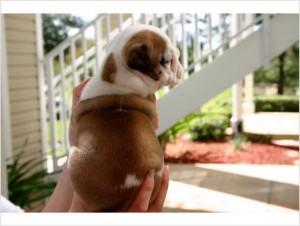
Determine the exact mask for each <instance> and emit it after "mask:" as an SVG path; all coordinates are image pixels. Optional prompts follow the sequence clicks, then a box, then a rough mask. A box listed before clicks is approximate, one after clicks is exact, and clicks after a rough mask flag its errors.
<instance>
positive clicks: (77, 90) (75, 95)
mask: <svg viewBox="0 0 300 226" xmlns="http://www.w3.org/2000/svg"><path fill="white" fill-rule="evenodd" d="M90 79H91V78H87V79H86V80H84V81H83V82H82V83H80V84H79V85H78V86H76V87H75V88H74V89H73V103H72V108H73V107H74V106H76V104H77V103H78V101H79V99H80V95H81V92H82V90H83V88H84V87H85V85H86V84H87V83H88V82H89V81H90Z"/></svg>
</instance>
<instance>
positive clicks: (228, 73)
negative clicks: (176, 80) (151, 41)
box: [157, 14, 299, 134]
mask: <svg viewBox="0 0 300 226" xmlns="http://www.w3.org/2000/svg"><path fill="white" fill-rule="evenodd" d="M269 26H270V27H269V32H270V34H269V36H268V37H269V40H268V42H267V43H264V30H263V29H259V30H258V31H256V32H254V33H253V34H251V35H250V36H249V37H247V38H246V39H244V40H243V41H242V42H239V43H238V44H237V45H236V46H234V47H233V48H231V49H229V50H228V51H226V52H225V53H224V54H223V55H222V56H219V57H218V58H217V59H215V60H214V61H213V62H211V63H210V64H209V65H207V66H206V67H204V68H203V69H202V70H201V71H199V72H197V73H195V74H194V75H192V76H190V78H189V79H187V80H186V81H184V82H182V83H181V84H180V85H178V86H177V87H175V88H174V89H172V92H169V93H168V94H166V95H164V96H163V97H161V98H160V99H159V101H158V111H159V117H160V119H159V122H160V127H159V128H158V130H157V134H161V133H162V132H164V131H166V130H167V129H168V128H170V127H171V126H172V125H174V124H175V123H176V122H178V121H179V120H180V119H181V118H183V117H185V116H186V115H188V114H189V113H191V112H192V111H193V110H195V109H199V107H201V106H202V105H203V104H204V103H206V102H207V101H208V100H210V99H211V98H213V97H214V96H216V95H217V94H218V93H220V92H221V91H223V90H224V89H226V88H228V87H230V86H231V85H232V84H234V83H236V82H237V81H239V80H241V79H242V78H243V77H244V76H246V75H248V74H249V73H251V72H253V71H255V70H257V69H258V68H260V67H262V66H264V57H265V54H266V53H265V52H264V51H262V50H263V49H264V48H265V47H264V44H267V45H268V46H269V51H268V53H267V54H268V57H269V59H272V58H274V57H276V56H278V55H279V54H281V53H282V52H284V51H285V50H286V49H287V48H289V47H290V46H291V45H292V44H294V43H295V42H297V41H298V40H299V16H298V15H288V14H286V15H277V16H276V17H274V18H273V19H272V20H271V21H270V24H269Z"/></svg>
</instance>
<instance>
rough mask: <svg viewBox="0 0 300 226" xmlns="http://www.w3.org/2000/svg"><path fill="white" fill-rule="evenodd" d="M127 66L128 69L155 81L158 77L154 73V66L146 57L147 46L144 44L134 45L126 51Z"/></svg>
mask: <svg viewBox="0 0 300 226" xmlns="http://www.w3.org/2000/svg"><path fill="white" fill-rule="evenodd" d="M127 56H128V58H127V65H128V67H129V68H131V69H134V70H138V71H140V72H142V73H143V74H145V75H147V76H149V77H150V78H152V79H153V80H155V81H158V80H159V76H158V75H157V74H156V73H155V72H154V65H153V63H152V61H151V59H150V57H149V55H148V46H147V45H145V44H135V45H133V46H131V47H130V49H129V51H128V55H127Z"/></svg>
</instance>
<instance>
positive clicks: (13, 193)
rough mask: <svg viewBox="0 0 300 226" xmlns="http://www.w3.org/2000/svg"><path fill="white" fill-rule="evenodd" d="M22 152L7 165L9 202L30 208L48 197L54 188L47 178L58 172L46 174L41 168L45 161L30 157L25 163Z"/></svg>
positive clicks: (54, 183)
mask: <svg viewBox="0 0 300 226" xmlns="http://www.w3.org/2000/svg"><path fill="white" fill-rule="evenodd" d="M22 158H24V150H21V151H20V152H19V153H18V154H17V155H15V156H14V157H13V158H12V159H9V160H8V162H9V163H8V164H7V179H8V196H9V200H10V201H12V202H13V203H14V204H16V205H18V206H20V207H22V208H26V207H27V208H30V207H31V205H32V204H33V203H35V202H38V201H42V200H44V199H45V198H47V197H49V196H50V195H51V194H52V192H53V189H54V188H55V186H56V182H55V181H51V180H50V179H49V176H51V175H54V174H57V173H59V172H60V171H59V172H53V173H48V172H47V170H46V169H44V168H43V164H44V162H45V161H46V159H42V160H41V159H37V158H36V157H31V158H29V159H27V160H25V161H22Z"/></svg>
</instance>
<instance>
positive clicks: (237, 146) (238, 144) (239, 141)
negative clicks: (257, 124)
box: [231, 133, 248, 151]
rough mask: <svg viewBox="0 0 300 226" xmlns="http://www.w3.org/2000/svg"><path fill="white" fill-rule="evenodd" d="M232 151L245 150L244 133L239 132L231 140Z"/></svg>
mask: <svg viewBox="0 0 300 226" xmlns="http://www.w3.org/2000/svg"><path fill="white" fill-rule="evenodd" d="M231 143H232V144H233V149H234V151H247V143H248V137H247V135H246V134H245V133H239V134H238V135H237V136H236V137H234V138H233V139H232V140H231Z"/></svg>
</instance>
